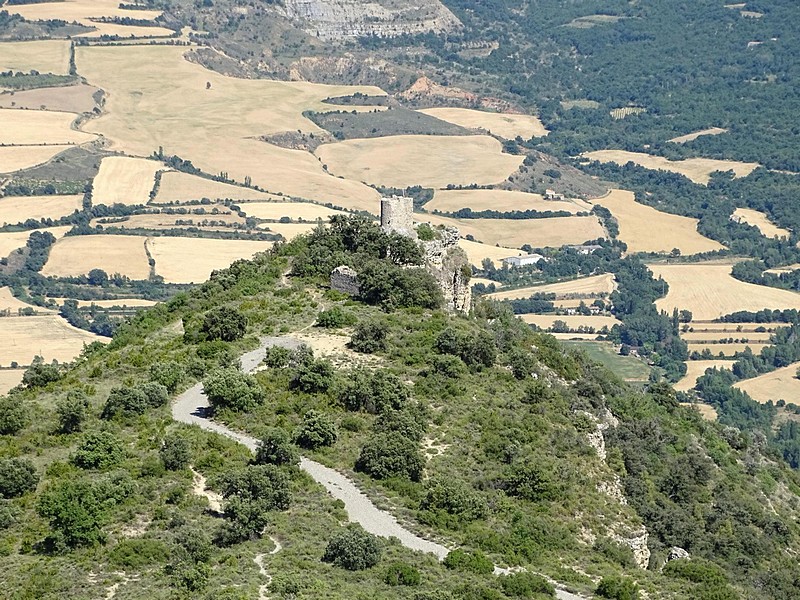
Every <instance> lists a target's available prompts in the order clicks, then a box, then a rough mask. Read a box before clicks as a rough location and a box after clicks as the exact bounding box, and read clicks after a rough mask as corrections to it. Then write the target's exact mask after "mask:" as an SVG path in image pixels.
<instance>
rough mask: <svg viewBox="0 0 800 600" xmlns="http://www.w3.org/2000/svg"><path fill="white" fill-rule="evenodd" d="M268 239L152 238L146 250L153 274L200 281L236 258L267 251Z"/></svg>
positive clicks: (173, 280)
mask: <svg viewBox="0 0 800 600" xmlns="http://www.w3.org/2000/svg"><path fill="white" fill-rule="evenodd" d="M271 247H272V242H255V241H253V242H251V241H248V240H214V239H203V238H178V237H153V238H148V240H147V249H148V250H149V251H150V255H151V256H152V257H153V259H154V260H155V262H156V273H157V274H158V275H161V276H162V277H163V278H164V281H166V282H168V283H202V282H203V281H206V280H207V279H208V278H209V276H210V275H211V271H214V270H218V269H224V268H226V267H228V266H230V264H231V263H232V262H233V261H235V260H238V259H240V258H251V257H252V256H253V255H254V254H256V253H257V252H262V251H264V250H269V249H270V248H271Z"/></svg>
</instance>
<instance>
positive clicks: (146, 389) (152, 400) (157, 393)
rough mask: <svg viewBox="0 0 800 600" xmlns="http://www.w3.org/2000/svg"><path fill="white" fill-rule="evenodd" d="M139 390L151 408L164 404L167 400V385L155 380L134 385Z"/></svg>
mask: <svg viewBox="0 0 800 600" xmlns="http://www.w3.org/2000/svg"><path fill="white" fill-rule="evenodd" d="M136 387H137V389H138V390H139V391H141V392H142V393H143V394H144V397H145V398H146V399H147V404H148V405H149V406H150V407H152V408H158V407H159V406H164V405H165V404H166V403H167V402H169V392H168V391H167V387H166V386H164V385H161V384H160V383H157V382H155V381H149V382H147V383H143V384H141V385H138V386H136Z"/></svg>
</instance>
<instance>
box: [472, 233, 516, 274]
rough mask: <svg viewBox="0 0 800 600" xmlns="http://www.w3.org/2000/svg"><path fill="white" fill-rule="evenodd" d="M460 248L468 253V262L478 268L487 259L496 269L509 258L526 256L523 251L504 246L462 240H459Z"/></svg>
mask: <svg viewBox="0 0 800 600" xmlns="http://www.w3.org/2000/svg"><path fill="white" fill-rule="evenodd" d="M458 245H459V247H460V248H461V249H462V250H463V251H464V252H466V253H467V260H469V262H470V263H472V264H473V265H475V266H476V267H480V266H481V264H482V263H483V261H484V260H486V259H487V258H488V259H489V260H491V261H492V264H494V266H495V267H498V268H500V267H502V266H503V259H504V258H508V257H509V256H519V255H520V254H524V253H523V252H522V251H521V250H514V249H511V248H506V247H504V246H491V245H489V244H482V243H481V242H472V241H470V240H465V239H464V238H461V239H460V240H458Z"/></svg>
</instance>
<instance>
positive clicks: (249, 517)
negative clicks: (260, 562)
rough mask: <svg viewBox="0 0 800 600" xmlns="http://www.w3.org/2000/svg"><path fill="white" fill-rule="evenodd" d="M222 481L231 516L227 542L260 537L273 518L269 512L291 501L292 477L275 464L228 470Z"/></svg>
mask: <svg viewBox="0 0 800 600" xmlns="http://www.w3.org/2000/svg"><path fill="white" fill-rule="evenodd" d="M221 484H222V496H223V497H224V498H225V510H224V512H225V518H226V519H228V527H227V528H226V530H225V531H224V532H223V534H222V540H221V541H223V542H224V543H233V542H239V541H243V540H247V539H252V538H255V537H258V536H259V535H261V532H262V531H263V529H264V527H266V526H267V524H268V523H269V522H270V515H269V513H270V512H272V511H275V510H286V509H288V508H289V505H290V504H291V492H290V490H289V477H288V476H287V475H286V473H284V472H283V471H281V470H280V469H279V468H278V467H276V466H274V465H250V466H248V467H245V468H244V469H240V470H238V471H233V472H230V473H226V474H225V475H224V476H223V477H222V479H221Z"/></svg>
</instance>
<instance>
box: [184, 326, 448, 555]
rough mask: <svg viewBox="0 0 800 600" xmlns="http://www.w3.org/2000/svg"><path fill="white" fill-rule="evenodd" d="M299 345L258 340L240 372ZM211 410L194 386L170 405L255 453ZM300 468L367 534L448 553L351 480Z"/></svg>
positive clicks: (307, 464) (303, 462)
mask: <svg viewBox="0 0 800 600" xmlns="http://www.w3.org/2000/svg"><path fill="white" fill-rule="evenodd" d="M299 345H300V342H299V341H298V340H295V339H292V338H288V337H268V338H263V339H262V340H261V346H260V347H259V348H258V349H257V350H253V351H252V352H248V353H247V354H244V355H242V357H241V359H240V364H241V369H242V371H244V372H245V373H250V372H252V371H253V370H254V369H255V368H256V367H257V366H258V364H259V363H260V362H261V360H262V359H263V358H264V353H265V350H266V348H268V347H270V346H282V347H284V348H296V347H297V346H299ZM210 416H211V409H210V407H209V404H208V399H207V398H206V396H205V394H204V393H203V385H202V384H201V383H198V384H197V385H195V386H193V387H191V388H189V389H188V390H186V391H185V392H183V393H182V394H181V395H180V396H178V398H177V399H176V400H175V403H174V404H173V405H172V418H173V419H175V420H176V421H180V422H181V423H186V424H188V425H197V426H199V427H201V428H203V429H206V430H208V431H213V432H215V433H219V434H222V435H224V436H227V437H229V438H231V439H234V440H236V441H237V442H239V443H240V444H244V445H245V446H247V447H248V448H249V449H250V450H251V451H253V452H255V449H256V444H257V442H258V440H256V439H255V438H254V437H251V436H249V435H246V434H244V433H239V432H238V431H233V430H232V429H229V428H227V427H225V426H224V425H221V424H220V423H215V422H214V421H212V420H211V418H210ZM300 468H301V469H303V470H304V471H306V472H307V473H308V474H309V475H311V477H313V478H314V480H315V481H317V482H318V483H319V484H321V485H322V486H323V487H324V488H325V489H326V490H328V492H329V493H330V494H331V496H333V497H334V498H336V499H337V500H341V501H342V502H344V507H345V510H346V511H347V517H348V518H349V519H350V521H352V522H355V523H358V524H359V525H361V526H362V527H363V528H364V529H365V530H366V531H369V532H370V533H372V534H375V535H378V536H381V537H387V538H388V537H396V538H398V539H399V540H400V543H401V544H403V546H405V547H407V548H411V549H412V550H420V551H422V552H430V553H431V554H434V555H436V557H437V558H439V560H442V559H443V558H444V557H445V556H447V553H448V552H449V551H450V550H449V549H448V548H445V547H444V546H442V545H441V544H437V543H435V542H431V541H428V540H425V539H423V538H421V537H419V536H418V535H415V534H413V533H412V532H410V531H409V530H408V529H406V528H404V527H403V526H402V525H400V524H399V523H398V522H397V519H395V518H394V516H392V515H391V514H389V513H387V512H385V511H382V510H380V509H378V508H377V507H376V506H375V505H374V504H373V503H372V501H371V500H370V499H369V498H367V496H366V495H365V494H364V493H363V492H362V491H361V490H359V489H358V487H356V485H355V483H353V481H352V480H350V479H349V478H347V477H346V476H344V475H342V474H341V473H339V472H338V471H335V470H334V469H331V468H329V467H326V466H325V465H322V464H320V463H318V462H315V461H313V460H309V459H308V458H305V457H303V458H301V459H300Z"/></svg>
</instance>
